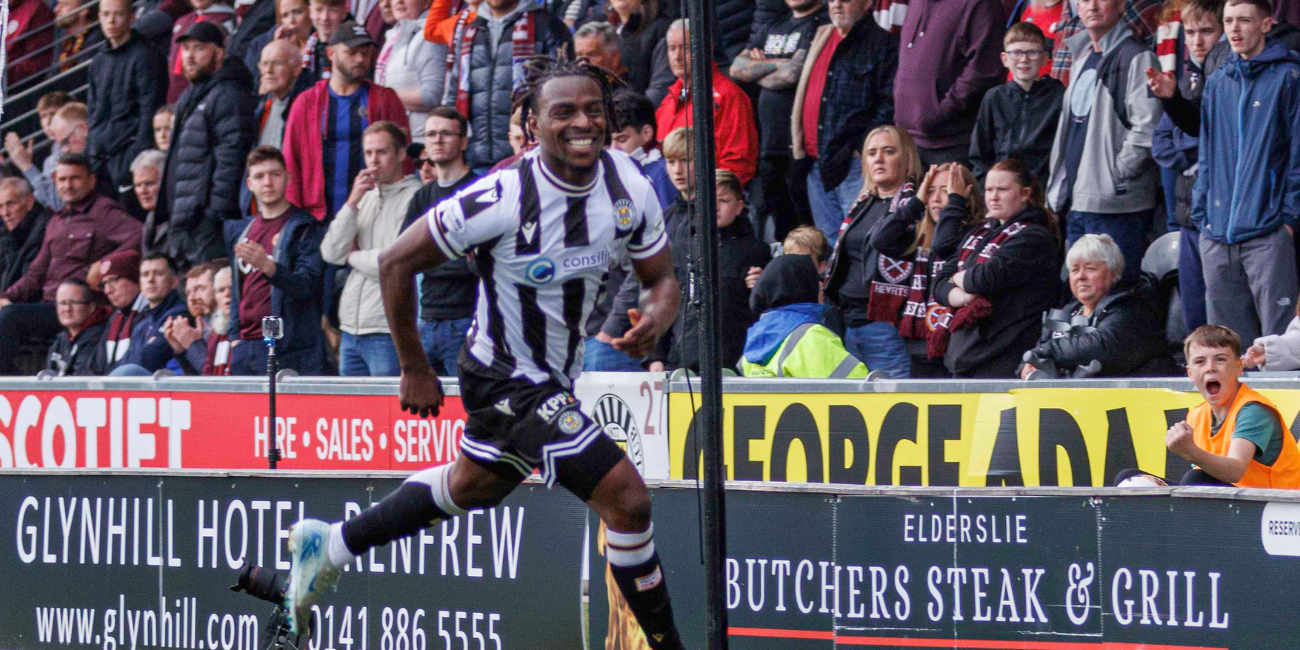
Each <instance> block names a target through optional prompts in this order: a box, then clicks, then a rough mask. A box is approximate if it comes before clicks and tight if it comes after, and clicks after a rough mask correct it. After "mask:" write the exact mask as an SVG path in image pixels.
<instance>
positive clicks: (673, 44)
mask: <svg viewBox="0 0 1300 650" xmlns="http://www.w3.org/2000/svg"><path fill="white" fill-rule="evenodd" d="M689 33H690V26H689V24H688V23H687V21H686V19H684V18H679V19H677V20H676V21H674V22H673V24H672V25H671V26H669V28H668V35H667V36H666V37H665V40H666V41H667V43H668V67H669V68H671V69H672V71H673V76H675V77H677V81H675V82H673V85H672V86H669V87H668V95H667V96H665V97H664V100H663V102H661V103H660V104H659V110H657V111H655V121H656V122H657V123H658V124H657V126H658V128H657V131H656V132H657V133H660V134H668V133H672V131H673V129H676V128H678V127H681V126H693V125H694V123H695V118H693V117H692V116H691V111H692V110H693V109H692V107H691V100H692V97H691V92H690V74H691V72H690V70H691V51H690V37H689ZM711 65H713V134H714V135H713V138H714V145H713V146H714V148H715V151H714V157H715V158H716V159H717V164H718V168H719V169H726V170H730V171H731V172H732V173H733V174H735V175H736V176H739V177H740V182H741V183H748V182H749V179H751V178H753V177H754V173H755V171H756V170H757V168H758V126H757V124H756V123H755V122H754V107H753V104H751V103H750V101H749V96H748V95H746V94H745V91H743V90H741V89H740V86H737V85H736V84H735V83H734V82H732V81H731V80H730V79H728V78H727V77H725V76H724V75H723V74H722V72H720V71H719V70H718V66H717V64H716V63H714V64H711Z"/></svg>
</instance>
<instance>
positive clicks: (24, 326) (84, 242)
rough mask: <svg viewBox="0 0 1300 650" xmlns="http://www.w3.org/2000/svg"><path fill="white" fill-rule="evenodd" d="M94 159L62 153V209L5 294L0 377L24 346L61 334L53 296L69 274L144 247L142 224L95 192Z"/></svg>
mask: <svg viewBox="0 0 1300 650" xmlns="http://www.w3.org/2000/svg"><path fill="white" fill-rule="evenodd" d="M90 168H91V162H90V157H89V156H87V155H85V154H80V153H68V154H63V157H62V158H60V159H59V166H58V167H56V168H55V171H54V178H55V186H56V189H57V190H58V193H59V198H60V199H62V200H63V208H62V209H61V210H59V211H58V212H57V213H55V215H54V217H53V218H51V219H50V222H49V223H48V224H47V225H46V226H45V239H44V241H43V242H42V243H41V250H40V252H39V253H37V254H36V259H35V260H33V261H32V264H31V266H30V267H28V268H27V273H26V274H25V275H23V277H21V278H19V279H18V281H17V282H15V283H14V284H13V286H11V287H9V288H8V289H7V290H5V292H4V294H3V296H2V297H0V341H4V342H5V345H3V346H0V375H8V374H12V373H13V371H14V367H13V360H14V357H15V356H16V355H17V353H18V352H19V345H20V344H21V343H23V342H26V341H43V342H44V345H46V346H48V345H49V343H50V341H52V340H53V339H54V337H55V336H56V335H58V333H59V329H60V326H59V319H58V314H57V310H56V309H55V306H54V297H55V294H56V293H57V292H58V290H59V284H61V283H62V282H63V281H64V280H66V279H68V278H82V279H84V278H85V277H86V273H87V271H89V270H90V266H91V264H93V263H95V262H98V261H99V260H100V259H102V258H103V257H105V256H106V255H108V254H110V253H116V252H119V251H125V250H139V249H140V236H141V228H140V222H139V221H136V220H135V219H132V218H131V217H130V216H128V215H127V213H126V211H125V210H123V209H122V206H121V205H120V204H118V202H117V201H114V200H112V199H110V198H107V197H104V196H100V195H99V194H98V193H96V192H95V174H94V173H93V172H92V171H91V169H90Z"/></svg>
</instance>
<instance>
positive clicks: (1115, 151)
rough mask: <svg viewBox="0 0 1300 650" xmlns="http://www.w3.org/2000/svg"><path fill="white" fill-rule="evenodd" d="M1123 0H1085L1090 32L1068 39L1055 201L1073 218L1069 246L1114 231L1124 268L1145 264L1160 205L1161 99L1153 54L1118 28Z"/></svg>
mask: <svg viewBox="0 0 1300 650" xmlns="http://www.w3.org/2000/svg"><path fill="white" fill-rule="evenodd" d="M1123 12H1124V0H1079V17H1080V19H1081V20H1082V22H1083V26H1084V31H1082V32H1079V33H1078V34H1075V35H1074V36H1071V37H1070V38H1069V39H1068V40H1067V43H1068V45H1069V47H1070V51H1071V52H1072V53H1073V56H1074V64H1073V66H1072V67H1071V69H1070V79H1071V83H1070V87H1069V89H1068V90H1067V91H1066V93H1065V100H1064V105H1063V107H1062V110H1061V118H1060V124H1059V126H1058V128H1057V130H1056V141H1055V142H1054V143H1053V145H1052V158H1051V181H1050V183H1048V187H1047V200H1048V204H1049V206H1050V207H1051V208H1052V209H1053V210H1055V211H1056V213H1057V214H1061V215H1068V217H1067V219H1066V220H1067V231H1066V235H1067V239H1068V244H1067V246H1068V245H1073V244H1074V242H1075V241H1076V240H1078V239H1079V238H1080V237H1082V236H1083V235H1085V234H1090V235H1100V234H1106V235H1110V236H1111V238H1112V239H1114V240H1115V243H1116V244H1118V245H1119V247H1120V250H1121V251H1123V252H1124V262H1125V269H1128V271H1126V273H1135V272H1136V271H1137V269H1140V268H1141V266H1142V253H1143V251H1144V250H1145V249H1146V233H1147V231H1148V229H1149V228H1150V225H1151V219H1152V216H1153V212H1154V210H1155V207H1156V198H1157V196H1158V194H1157V192H1156V186H1157V184H1158V183H1159V182H1160V174H1159V169H1158V168H1157V167H1156V164H1155V162H1154V161H1153V160H1152V159H1151V137H1152V135H1153V134H1154V133H1155V128H1156V123H1157V122H1159V121H1160V115H1161V107H1160V100H1159V99H1157V98H1156V97H1155V96H1154V95H1152V94H1151V93H1150V92H1149V91H1148V90H1147V83H1146V69H1147V68H1148V67H1151V66H1155V65H1157V62H1156V55H1155V52H1152V51H1151V50H1150V49H1149V48H1147V46H1146V45H1145V44H1144V43H1142V42H1141V41H1140V40H1138V39H1137V38H1136V37H1134V36H1133V32H1132V30H1131V29H1129V28H1128V27H1124V26H1121V25H1120V18H1121V17H1122V15H1123Z"/></svg>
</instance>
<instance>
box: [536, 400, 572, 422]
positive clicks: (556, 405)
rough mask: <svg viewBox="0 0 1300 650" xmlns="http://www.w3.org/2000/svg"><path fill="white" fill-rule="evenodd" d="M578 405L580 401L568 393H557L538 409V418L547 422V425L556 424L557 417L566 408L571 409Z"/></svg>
mask: <svg viewBox="0 0 1300 650" xmlns="http://www.w3.org/2000/svg"><path fill="white" fill-rule="evenodd" d="M577 404H578V400H577V399H574V397H573V395H570V394H568V393H556V394H554V395H552V396H550V397H548V398H546V400H545V401H543V402H542V404H541V406H538V407H537V417H539V418H541V419H543V420H545V421H546V423H547V424H554V423H555V419H556V417H558V416H559V415H560V413H561V412H562V411H564V410H565V409H566V408H571V407H573V406H576V405H577Z"/></svg>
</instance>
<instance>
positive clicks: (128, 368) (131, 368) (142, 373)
mask: <svg viewBox="0 0 1300 650" xmlns="http://www.w3.org/2000/svg"><path fill="white" fill-rule="evenodd" d="M108 376H109V377H151V376H153V373H152V372H149V370H148V369H147V368H145V367H144V366H142V365H140V364H138V363H125V364H122V365H120V366H118V367H116V368H114V369H113V371H112V372H110V373H108Z"/></svg>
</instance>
